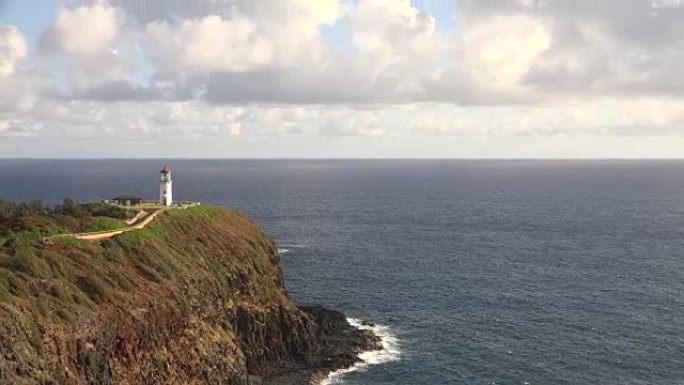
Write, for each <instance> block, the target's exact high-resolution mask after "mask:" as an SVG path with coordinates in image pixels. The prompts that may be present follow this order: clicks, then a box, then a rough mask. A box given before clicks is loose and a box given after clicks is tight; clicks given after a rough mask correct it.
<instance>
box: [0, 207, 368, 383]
mask: <svg viewBox="0 0 684 385" xmlns="http://www.w3.org/2000/svg"><path fill="white" fill-rule="evenodd" d="M69 221H70V219H68V218H62V217H59V216H48V215H44V216H35V215H34V216H31V217H26V218H24V217H20V218H16V219H13V220H12V221H11V223H3V224H2V227H1V228H0V384H15V385H23V384H60V385H61V384H68V385H81V384H98V385H107V384H127V385H128V384H130V385H137V384H179V385H180V384H197V385H199V384H239V385H242V384H273V385H275V384H288V385H290V384H309V383H312V381H315V380H316V379H319V378H322V377H323V376H325V375H326V374H327V373H328V372H330V371H332V370H335V369H339V368H342V367H348V366H351V365H353V364H354V363H356V362H357V360H358V358H357V354H358V353H359V352H360V351H363V350H373V349H378V348H379V344H378V340H377V338H376V337H374V336H372V335H370V334H367V332H363V331H358V330H356V329H354V328H352V327H351V326H350V325H349V324H348V323H347V322H346V319H345V317H344V315H342V314H341V313H339V312H336V311H332V310H327V309H324V308H318V307H313V308H299V307H297V306H296V305H295V304H293V303H292V301H291V300H290V299H289V298H288V296H287V293H286V291H285V288H284V285H283V278H282V272H281V269H280V261H279V256H278V252H277V250H276V248H275V245H274V242H273V241H272V240H271V238H270V237H269V236H268V235H267V234H266V233H265V232H264V231H263V230H262V229H261V228H260V227H259V226H257V225H256V224H255V223H254V222H252V221H251V220H250V219H249V218H247V217H246V216H244V215H242V214H240V213H237V212H233V211H229V210H225V209H222V208H219V207H216V206H209V205H207V206H198V207H193V208H190V209H188V210H169V211H167V212H165V213H163V214H162V215H159V216H158V217H157V218H156V220H155V221H154V222H152V223H151V224H150V225H149V226H147V227H146V228H144V229H142V230H137V231H132V232H128V233H124V234H121V235H119V236H116V237H114V238H111V239H108V240H106V241H104V242H101V243H90V242H86V241H80V240H76V239H74V238H68V237H66V238H59V239H58V240H56V241H55V242H54V243H50V244H47V243H43V242H40V241H38V239H40V236H42V235H46V233H49V232H52V233H54V232H56V231H58V230H59V229H60V226H61V227H64V228H68V226H66V225H65V224H68V223H69ZM46 229H49V231H48V230H46Z"/></svg>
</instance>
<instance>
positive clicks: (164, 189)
mask: <svg viewBox="0 0 684 385" xmlns="http://www.w3.org/2000/svg"><path fill="white" fill-rule="evenodd" d="M172 189H173V180H171V169H170V168H168V167H167V166H164V168H163V169H162V170H161V179H160V182H159V204H161V205H162V206H171V203H172V202H173V191H172Z"/></svg>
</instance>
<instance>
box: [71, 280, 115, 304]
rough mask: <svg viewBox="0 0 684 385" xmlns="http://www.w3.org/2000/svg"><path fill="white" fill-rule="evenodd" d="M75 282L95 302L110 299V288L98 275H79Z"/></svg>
mask: <svg viewBox="0 0 684 385" xmlns="http://www.w3.org/2000/svg"><path fill="white" fill-rule="evenodd" d="M76 284H77V285H78V287H79V288H80V289H81V290H82V291H83V292H84V293H85V294H86V295H87V296H88V297H89V298H90V299H91V300H93V302H95V303H102V302H104V301H109V300H111V299H112V296H113V295H112V292H111V289H110V288H108V287H107V285H106V284H105V283H104V282H102V280H100V278H98V277H95V276H84V277H80V278H78V280H77V281H76Z"/></svg>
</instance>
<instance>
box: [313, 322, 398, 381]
mask: <svg viewBox="0 0 684 385" xmlns="http://www.w3.org/2000/svg"><path fill="white" fill-rule="evenodd" d="M347 322H348V323H349V324H350V325H351V326H352V327H355V328H356V329H358V330H367V331H370V332H371V333H373V335H374V336H376V337H377V338H379V339H380V345H381V348H380V349H379V350H368V351H364V352H360V353H359V354H358V358H359V362H357V363H355V364H354V365H352V366H350V367H348V368H341V369H337V370H334V371H332V372H330V373H328V374H327V377H326V378H325V379H323V380H321V381H319V382H317V383H316V385H333V384H335V383H337V382H338V381H339V378H340V377H342V376H344V375H345V374H347V373H352V372H357V371H361V370H364V369H366V368H367V367H369V366H374V365H381V364H385V363H389V362H394V361H398V360H399V359H400V358H401V351H400V350H399V344H398V340H397V337H396V336H395V335H394V334H393V333H392V332H391V331H390V328H389V327H388V326H384V325H379V324H376V323H372V322H369V321H363V320H360V319H356V318H347Z"/></svg>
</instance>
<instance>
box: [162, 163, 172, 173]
mask: <svg viewBox="0 0 684 385" xmlns="http://www.w3.org/2000/svg"><path fill="white" fill-rule="evenodd" d="M170 172H171V169H170V168H169V167H168V166H166V165H164V168H163V169H162V170H161V173H162V174H169V173H170Z"/></svg>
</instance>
